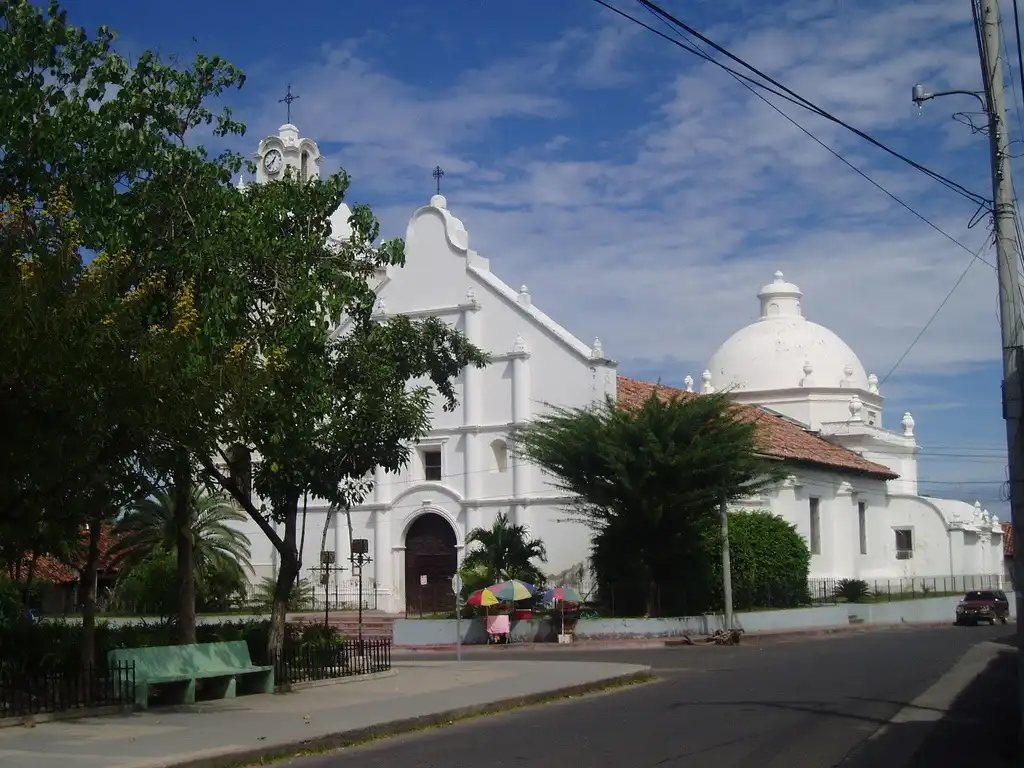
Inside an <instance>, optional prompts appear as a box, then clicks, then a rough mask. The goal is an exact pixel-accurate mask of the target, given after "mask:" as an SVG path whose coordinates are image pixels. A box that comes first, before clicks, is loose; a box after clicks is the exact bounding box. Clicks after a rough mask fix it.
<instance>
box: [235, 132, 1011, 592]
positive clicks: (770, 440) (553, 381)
mask: <svg viewBox="0 0 1024 768" xmlns="http://www.w3.org/2000/svg"><path fill="white" fill-rule="evenodd" d="M279 133H280V135H279V136H278V137H270V138H268V139H265V140H264V141H263V142H261V144H260V149H259V160H258V162H259V165H260V169H261V170H260V173H259V174H258V176H257V181H260V182H261V181H266V180H268V179H273V178H277V177H278V176H279V175H280V174H281V173H283V170H284V168H286V167H292V168H293V169H294V170H295V171H296V172H300V173H302V174H303V175H304V176H306V175H308V176H314V175H318V174H319V164H320V153H319V150H318V149H317V147H316V144H315V142H312V141H310V140H308V139H304V138H300V137H299V133H298V129H297V128H295V127H294V126H292V125H286V126H283V127H282V128H281V129H280V132H279ZM347 217H348V209H347V207H345V206H342V207H341V209H339V211H338V212H337V213H336V214H335V216H333V217H332V224H333V227H334V237H336V238H340V237H344V236H346V235H347V233H348V228H347ZM760 296H761V301H762V315H763V317H762V318H761V320H759V321H758V322H756V323H754V324H752V325H751V326H748V327H747V328H745V329H743V330H741V331H739V332H738V333H736V334H735V335H734V336H733V337H732V338H731V339H729V340H728V341H727V342H726V343H725V344H724V345H723V346H722V348H721V349H719V350H718V352H716V353H715V355H714V356H713V358H712V361H711V363H710V364H709V366H708V369H709V370H708V371H705V373H704V376H703V388H704V390H705V391H710V389H711V387H712V386H728V385H733V384H735V387H736V395H737V397H738V398H739V399H740V400H741V401H742V402H744V403H750V404H752V405H756V406H762V407H763V409H762V410H759V411H758V412H757V414H756V416H757V418H758V420H759V423H760V425H761V430H762V431H761V438H762V447H763V449H764V451H765V453H766V454H769V455H773V456H776V457H778V458H780V459H784V460H786V461H787V462H789V463H790V465H791V466H792V467H793V470H792V474H791V475H790V476H789V478H788V479H787V481H786V482H785V483H783V484H782V485H781V486H780V487H779V488H777V489H775V490H774V491H772V492H771V493H768V494H766V495H765V496H764V497H763V498H758V499H750V500H749V501H748V502H747V503H746V504H745V506H747V507H750V508H766V509H770V510H772V511H773V512H775V513H777V514H779V515H781V516H782V517H784V518H786V519H787V520H789V521H791V522H793V523H794V524H796V526H797V528H798V530H799V531H800V532H801V533H803V534H804V535H805V536H806V537H807V539H808V541H809V543H810V545H811V549H812V552H813V553H814V554H813V557H812V565H811V571H812V576H816V577H838V578H841V577H861V578H866V579H870V578H882V579H884V578H899V577H904V578H906V577H920V576H938V577H943V576H945V577H948V576H951V575H962V574H970V575H975V574H999V573H1001V572H1002V564H1001V562H1002V545H1001V536H1002V530H1001V527H1000V526H999V524H998V520H997V519H995V518H990V517H989V516H988V515H987V513H984V512H983V511H982V510H981V509H980V508H979V507H977V505H976V506H975V507H974V508H972V507H971V506H970V505H968V504H965V503H963V502H959V501H950V500H943V499H930V498H923V497H920V496H918V495H916V478H917V470H916V454H917V450H918V448H917V443H916V439H915V437H914V422H913V419H911V418H910V416H909V414H907V415H905V416H904V418H903V422H902V423H903V427H902V429H901V430H900V431H898V432H889V431H886V430H884V429H883V427H882V402H883V398H882V397H881V395H880V394H879V392H878V388H877V379H875V378H873V377H868V376H867V375H866V374H865V372H864V369H863V366H861V364H860V362H859V361H858V359H857V357H856V355H855V354H854V353H853V352H852V351H851V350H850V349H849V347H847V346H846V345H845V344H844V343H843V342H842V341H841V340H840V339H839V338H838V337H836V336H835V335H834V334H832V333H831V332H829V331H828V330H826V329H824V328H822V327H821V326H818V325H815V324H814V323H811V322H809V321H807V320H805V319H804V318H803V317H802V314H801V309H800V298H801V296H800V291H799V289H798V288H797V287H796V286H794V285H791V284H789V283H785V282H784V281H783V280H782V276H781V274H777V276H776V282H775V283H773V284H772V285H770V286H767V287H766V288H764V289H762V291H761V294H760ZM377 313H378V316H379V317H380V318H381V319H385V318H386V317H387V316H388V315H391V314H403V315H407V316H412V317H417V316H419V317H425V316H430V315H433V316H439V317H442V318H444V319H446V320H447V321H449V322H450V323H451V324H452V325H454V326H455V327H457V328H459V329H460V330H462V331H463V333H465V334H466V335H467V336H468V338H469V339H470V340H471V341H472V342H474V343H475V344H476V345H477V346H479V347H480V348H482V349H484V350H485V351H486V352H488V353H489V354H490V356H491V363H490V365H488V366H487V367H486V368H483V369H474V368H470V369H467V370H466V371H465V372H464V373H463V376H462V380H461V382H460V384H459V386H458V389H457V391H458V396H459V405H458V407H457V408H456V409H455V410H454V411H453V412H451V413H445V412H443V411H442V410H441V409H437V410H436V412H435V413H434V417H433V418H434V421H433V428H432V430H431V432H430V434H429V436H428V437H426V438H425V439H424V440H422V441H421V442H420V443H419V444H418V445H417V446H416V450H415V452H414V456H413V461H412V462H411V464H410V466H409V467H408V468H407V469H406V471H404V472H403V473H401V474H398V475H394V474H388V473H384V472H380V471H379V472H378V474H377V475H376V477H375V484H374V490H373V495H372V498H371V499H368V500H367V503H365V504H363V505H362V506H360V507H358V508H355V509H353V510H352V513H351V517H352V526H353V533H354V537H355V538H356V539H366V540H367V541H368V547H369V555H370V557H371V558H372V560H371V562H370V563H369V564H368V565H367V566H366V568H365V571H364V573H365V576H366V578H367V585H368V586H367V590H368V591H370V592H372V593H373V594H374V595H375V597H376V600H375V604H376V606H377V607H379V608H380V609H382V610H386V611H394V612H397V611H400V610H402V609H403V608H405V607H406V606H409V607H410V608H412V609H413V610H416V609H417V608H418V607H422V608H423V609H429V608H431V607H432V605H434V604H436V605H441V604H443V603H444V602H446V599H447V595H448V594H450V578H451V576H452V574H453V573H454V572H455V570H456V568H457V565H458V562H459V560H460V559H461V557H462V551H463V542H464V540H465V537H466V535H467V533H468V532H469V531H470V530H472V529H473V528H476V527H481V526H483V527H486V526H489V525H490V524H491V522H492V521H493V520H494V518H495V517H496V515H497V514H498V513H499V512H503V511H504V512H507V513H508V514H509V515H510V517H512V518H513V519H514V521H515V522H517V523H521V524H524V525H526V526H528V527H529V529H530V531H531V534H532V535H534V536H536V537H538V538H540V539H542V540H543V541H544V543H545V545H546V546H547V550H548V556H549V562H548V564H547V568H548V571H549V572H550V573H557V572H559V571H562V570H565V569H567V568H569V567H571V566H573V565H575V564H578V563H581V562H583V561H585V560H586V558H587V556H588V553H589V547H590V535H589V531H588V530H587V529H585V528H584V527H583V526H581V525H579V524H578V523H574V522H570V521H567V520H565V519H564V517H565V514H564V511H563V507H564V502H565V501H566V499H565V498H564V497H562V496H560V495H559V493H558V492H557V491H556V490H555V489H554V488H553V487H552V486H551V485H550V484H549V483H548V482H546V481H545V479H544V478H543V477H542V475H541V473H540V472H539V470H538V469H537V468H536V467H533V466H531V465H529V464H526V463H520V462H517V461H516V459H515V458H514V457H513V456H511V455H510V451H509V433H510V432H511V431H513V430H514V429H515V428H516V427H517V426H519V425H521V424H523V423H524V422H526V421H527V420H529V419H530V418H531V416H533V415H534V413H535V412H536V410H537V409H538V408H539V407H540V404H541V403H555V404H558V405H561V406H565V407H574V406H585V405H587V404H589V403H592V402H595V401H598V400H601V399H603V398H604V397H605V396H606V394H610V395H612V396H616V397H618V398H619V400H620V402H622V403H623V404H624V405H626V406H629V405H631V404H635V403H636V402H638V401H639V400H642V399H643V398H644V397H646V396H649V394H650V393H651V391H652V390H653V389H655V387H654V385H652V384H647V383H645V382H638V381H634V380H632V379H627V378H623V377H619V376H617V374H616V363H615V362H614V361H613V360H611V359H609V358H608V357H606V356H605V354H604V352H603V350H602V348H601V343H600V342H599V341H598V340H596V339H595V341H594V343H593V344H592V345H588V344H585V343H583V342H582V341H580V340H579V339H577V338H576V337H574V336H573V335H572V334H571V333H569V332H568V331H567V330H566V329H565V328H563V327H562V326H560V325H559V324H558V323H557V322H555V321H554V320H553V319H552V318H550V317H549V316H548V315H546V314H544V313H543V312H541V311H540V310H539V309H538V308H537V307H535V306H534V305H533V302H532V299H531V296H530V291H529V288H527V286H525V285H524V286H521V287H520V288H519V289H518V290H516V289H513V288H511V287H510V286H509V285H507V284H506V283H505V282H503V281H502V280H501V279H500V278H499V277H498V276H497V275H495V274H494V273H493V272H491V270H490V265H489V262H488V260H487V259H486V258H484V257H483V256H481V255H480V254H478V253H477V252H476V251H474V250H473V249H472V248H471V247H470V243H469V236H468V234H467V231H466V228H465V226H464V225H463V223H462V222H461V221H460V220H459V219H458V218H456V217H455V216H454V215H453V214H452V213H451V212H450V211H449V210H448V205H447V202H446V200H445V198H444V197H443V196H441V195H435V196H434V197H433V198H431V200H430V204H429V205H427V206H424V207H423V208H420V209H419V210H417V211H416V212H415V213H414V214H413V215H412V218H411V219H410V221H409V224H408V228H407V230H406V265H405V267H404V268H402V269H389V270H388V271H387V273H386V274H382V275H381V283H380V286H379V290H378V305H377ZM688 384H689V385H690V386H688V389H690V388H691V387H692V380H691V379H689V377H688ZM664 391H665V392H669V391H672V390H670V389H669V388H664ZM768 409H770V410H768ZM326 518H327V516H326V505H325V504H324V503H323V502H322V501H319V500H315V499H311V500H308V504H307V506H306V520H307V526H306V534H305V541H306V544H305V547H304V551H303V574H304V575H308V574H309V572H310V569H315V568H316V567H317V566H318V565H319V559H320V554H319V553H320V547H321V541H324V542H326V548H327V549H328V550H329V551H332V552H334V553H335V558H336V562H337V563H338V564H339V565H343V566H346V567H347V566H348V562H349V555H350V552H349V544H348V538H349V535H348V530H347V525H346V520H345V518H344V517H336V518H335V519H333V520H332V521H331V522H330V524H329V525H328V528H327V531H326V533H325V532H324V522H325V520H326ZM246 533H247V534H248V535H249V537H250V539H251V541H252V544H253V564H254V567H255V569H256V572H257V577H264V576H269V575H272V574H274V573H275V572H276V555H275V553H274V550H273V548H272V547H271V546H270V544H269V542H268V541H267V539H266V537H265V536H264V535H263V534H262V533H261V532H260V531H259V529H258V528H257V527H256V526H255V524H252V523H250V524H249V525H248V526H247V527H246ZM333 578H334V577H332V580H333ZM316 581H319V580H318V579H317V580H316ZM354 589H355V587H354V584H353V582H352V579H351V575H350V574H349V573H348V572H346V573H344V574H342V575H341V576H340V578H338V580H337V585H336V586H332V587H331V588H330V591H331V593H332V594H333V593H337V592H339V591H340V592H341V593H343V594H344V595H345V596H346V598H348V599H351V597H352V593H353V591H354Z"/></svg>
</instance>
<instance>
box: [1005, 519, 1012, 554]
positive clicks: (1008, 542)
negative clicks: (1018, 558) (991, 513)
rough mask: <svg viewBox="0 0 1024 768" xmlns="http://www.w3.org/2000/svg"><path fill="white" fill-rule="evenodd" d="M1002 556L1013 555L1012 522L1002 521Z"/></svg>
mask: <svg viewBox="0 0 1024 768" xmlns="http://www.w3.org/2000/svg"><path fill="white" fill-rule="evenodd" d="M1003 557H1013V523H1003Z"/></svg>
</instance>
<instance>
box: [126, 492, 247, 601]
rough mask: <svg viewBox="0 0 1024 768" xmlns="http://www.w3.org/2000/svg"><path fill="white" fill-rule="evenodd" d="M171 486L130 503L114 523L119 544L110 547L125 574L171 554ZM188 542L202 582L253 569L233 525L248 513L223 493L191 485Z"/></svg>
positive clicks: (242, 537)
mask: <svg viewBox="0 0 1024 768" xmlns="http://www.w3.org/2000/svg"><path fill="white" fill-rule="evenodd" d="M174 503H175V502H174V490H173V489H163V490H160V491H158V492H157V493H155V494H154V495H153V496H151V497H150V498H148V499H145V500H144V501H141V502H139V503H138V504H135V505H134V506H132V507H131V508H130V509H129V510H128V511H127V512H125V514H124V516H122V517H121V519H120V520H118V521H117V522H116V523H115V525H114V534H115V537H116V539H117V543H116V544H114V545H113V546H112V547H111V549H110V557H111V560H112V562H113V563H114V564H115V565H116V567H117V568H118V569H119V570H120V571H121V572H122V573H127V572H128V571H130V570H131V569H132V568H133V567H135V566H137V565H138V564H139V563H141V562H142V561H143V560H146V559H147V558H148V557H150V556H152V555H154V554H156V553H158V552H175V551H176V546H175V540H176V539H175V529H174ZM191 506H192V509H191V515H192V525H191V534H192V546H193V550H194V558H195V569H196V577H197V579H199V581H200V582H204V581H206V580H207V579H209V578H211V577H212V575H213V574H221V575H223V576H226V577H229V578H230V579H231V580H233V581H243V580H246V574H247V572H250V571H251V570H252V565H251V563H250V550H249V539H248V538H247V537H246V536H245V534H244V533H242V532H241V531H240V530H239V529H238V528H236V527H234V526H233V525H232V523H241V522H245V520H246V519H247V518H246V515H245V513H244V512H242V511H241V510H239V509H238V508H237V507H236V506H235V505H234V504H233V503H232V502H231V501H230V500H229V499H228V497H227V496H225V495H223V494H220V493H210V492H208V491H206V490H204V489H202V488H195V489H194V490H193V493H192V505H191Z"/></svg>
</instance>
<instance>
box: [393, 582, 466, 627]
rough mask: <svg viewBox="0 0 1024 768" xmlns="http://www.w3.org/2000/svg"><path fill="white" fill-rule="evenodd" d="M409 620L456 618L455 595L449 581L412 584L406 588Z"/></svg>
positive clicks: (406, 613) (406, 606) (406, 610)
mask: <svg viewBox="0 0 1024 768" xmlns="http://www.w3.org/2000/svg"><path fill="white" fill-rule="evenodd" d="M406 592H407V594H406V596H405V617H406V618H407V619H423V618H448V617H454V616H455V593H454V592H452V587H451V584H450V583H448V582H447V581H444V582H435V583H433V584H411V585H409V586H407V587H406Z"/></svg>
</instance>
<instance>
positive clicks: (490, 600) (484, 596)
mask: <svg viewBox="0 0 1024 768" xmlns="http://www.w3.org/2000/svg"><path fill="white" fill-rule="evenodd" d="M500 602H501V600H499V599H498V598H497V597H495V596H494V593H493V592H491V590H489V589H478V590H477V591H476V592H474V593H473V594H471V595H470V596H469V597H467V598H466V605H484V606H486V605H497V604H498V603H500Z"/></svg>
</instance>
